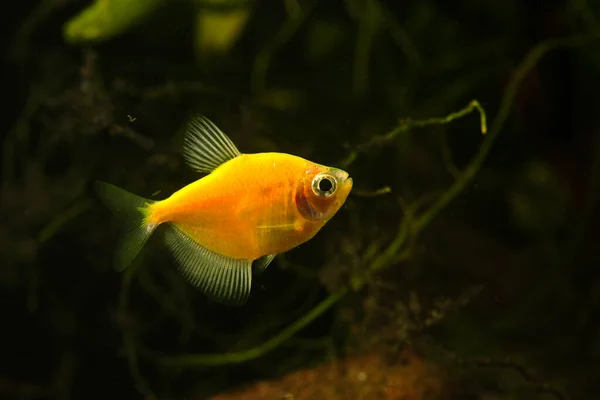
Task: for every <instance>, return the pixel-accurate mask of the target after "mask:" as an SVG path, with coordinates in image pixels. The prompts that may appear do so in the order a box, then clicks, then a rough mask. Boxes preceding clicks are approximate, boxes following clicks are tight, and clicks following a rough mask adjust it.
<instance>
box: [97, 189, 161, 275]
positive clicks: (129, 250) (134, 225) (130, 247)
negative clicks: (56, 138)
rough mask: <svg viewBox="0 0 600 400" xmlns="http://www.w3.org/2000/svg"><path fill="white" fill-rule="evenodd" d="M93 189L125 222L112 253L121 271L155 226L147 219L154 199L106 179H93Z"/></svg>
mask: <svg viewBox="0 0 600 400" xmlns="http://www.w3.org/2000/svg"><path fill="white" fill-rule="evenodd" d="M94 189H95V191H96V193H97V194H98V197H99V198H100V200H101V201H102V202H103V203H104V204H105V205H106V206H107V207H108V208H109V209H110V210H111V211H112V213H113V214H114V215H115V216H116V217H117V219H119V220H120V221H121V223H122V224H123V225H124V230H123V233H122V234H121V240H120V241H119V245H118V248H117V252H116V254H115V269H117V270H118V271H123V270H124V269H125V268H127V267H128V266H129V264H131V262H132V261H133V260H134V259H135V257H136V256H137V255H138V253H139V252H140V250H141V249H142V247H144V244H146V242H147V241H148V239H149V238H150V236H151V235H152V233H153V232H154V230H155V229H156V227H157V226H158V225H157V224H149V223H148V221H147V215H148V205H150V204H152V203H154V201H153V200H150V199H145V198H143V197H139V196H136V195H134V194H132V193H129V192H127V191H126V190H123V189H120V188H118V187H116V186H114V185H111V184H109V183H105V182H95V183H94Z"/></svg>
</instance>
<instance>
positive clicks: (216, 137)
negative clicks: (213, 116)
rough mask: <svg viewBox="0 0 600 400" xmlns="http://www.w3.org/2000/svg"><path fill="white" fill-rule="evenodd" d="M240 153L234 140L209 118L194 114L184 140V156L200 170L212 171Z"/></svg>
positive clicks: (192, 165)
mask: <svg viewBox="0 0 600 400" xmlns="http://www.w3.org/2000/svg"><path fill="white" fill-rule="evenodd" d="M239 155H240V152H239V150H238V149H237V148H236V147H235V145H234V144H233V142H232V141H231V140H230V139H229V138H228V137H227V135H225V134H224V133H223V132H221V130H220V129H219V128H218V127H217V126H216V125H215V124H213V123H212V122H211V121H210V120H209V119H208V118H206V117H203V116H202V115H196V116H194V117H193V118H192V119H191V120H190V122H189V123H188V128H187V131H186V133H185V138H184V140H183V158H184V159H185V161H186V163H187V164H188V165H189V166H190V167H191V168H193V169H194V170H196V171H198V172H212V171H213V170H214V169H215V168H217V167H218V166H219V165H221V164H223V163H225V162H227V161H229V160H231V159H233V158H236V157H237V156H239Z"/></svg>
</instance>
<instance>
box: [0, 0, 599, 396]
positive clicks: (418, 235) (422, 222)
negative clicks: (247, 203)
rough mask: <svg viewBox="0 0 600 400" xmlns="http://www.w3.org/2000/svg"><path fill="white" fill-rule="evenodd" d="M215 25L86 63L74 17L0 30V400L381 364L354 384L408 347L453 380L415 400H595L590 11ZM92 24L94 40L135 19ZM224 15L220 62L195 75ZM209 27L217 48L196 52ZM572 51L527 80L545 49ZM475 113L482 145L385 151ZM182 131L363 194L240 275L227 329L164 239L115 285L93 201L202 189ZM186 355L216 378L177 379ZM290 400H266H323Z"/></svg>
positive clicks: (594, 43)
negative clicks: (195, 120)
mask: <svg viewBox="0 0 600 400" xmlns="http://www.w3.org/2000/svg"><path fill="white" fill-rule="evenodd" d="M221 3H223V4H221V5H220V6H219V7H214V6H213V8H210V7H208V8H205V9H202V10H198V9H197V8H196V7H195V6H194V4H195V3H193V2H191V1H190V2H188V1H183V0H181V1H170V2H168V4H166V5H164V7H162V8H160V9H159V10H158V11H156V12H154V13H150V14H149V15H148V16H147V17H146V18H143V19H142V20H141V21H140V22H139V23H138V24H132V25H131V26H129V27H125V28H123V29H122V32H120V33H118V34H116V35H115V36H114V37H111V38H106V40H98V41H97V42H81V41H80V42H73V41H69V40H67V38H66V37H65V35H63V30H62V29H63V28H62V27H63V24H64V23H65V22H66V21H68V20H70V19H71V18H73V17H75V16H76V15H77V14H78V13H79V12H80V11H81V10H83V9H84V8H85V7H86V6H88V5H89V2H76V1H60V0H44V1H38V2H33V1H29V2H17V3H14V4H13V5H12V6H11V7H12V8H11V9H10V10H8V9H7V10H5V11H3V12H2V15H3V17H4V18H3V24H2V26H3V28H4V29H5V31H4V32H5V33H4V34H3V35H2V37H1V40H2V43H3V51H2V56H3V61H4V64H5V68H3V70H4V74H3V75H2V80H3V85H2V87H3V89H4V90H3V94H4V103H3V111H2V114H1V118H0V127H1V129H0V132H1V136H2V165H1V167H0V168H1V172H2V187H1V189H0V190H1V191H0V210H1V214H0V257H1V259H0V260H1V262H0V285H1V289H0V290H1V298H2V302H1V303H0V304H1V305H0V307H1V309H0V311H1V317H0V318H1V320H0V321H2V322H1V323H0V326H1V327H2V328H1V329H0V332H2V335H1V336H0V360H1V362H0V398H2V399H105V398H115V399H120V398H127V399H132V398H161V399H184V398H185V399H204V398H210V396H212V395H215V394H217V393H224V392H228V391H231V390H232V389H234V388H238V387H241V386H243V385H252V384H253V383H255V382H257V381H260V380H265V379H271V380H273V382H274V385H277V380H278V379H280V378H281V377H283V376H286V375H287V374H289V373H291V372H293V371H297V370H301V369H310V368H316V367H318V366H322V365H327V363H328V362H331V361H332V360H338V361H339V363H340V365H342V366H343V365H344V363H345V362H346V361H344V360H353V359H354V357H358V356H360V355H364V354H367V355H374V356H377V357H382V358H385V360H386V365H387V367H386V368H389V370H386V368H383V369H381V368H380V369H379V370H377V371H372V372H370V375H369V376H374V375H376V374H381V375H382V376H386V374H388V375H389V374H391V373H392V372H390V371H393V370H394V368H395V367H396V365H397V364H398V361H397V356H398V354H400V353H402V352H403V351H406V349H408V348H410V349H411V351H412V352H414V354H415V357H417V358H419V359H420V360H423V361H424V362H425V363H427V364H431V365H437V366H438V367H439V368H440V370H441V371H443V376H444V379H443V382H444V384H443V388H442V389H440V390H439V391H434V393H433V394H431V393H430V395H428V396H425V395H420V397H419V396H417V397H414V398H451V399H484V398H488V399H489V398H495V399H548V398H558V399H567V398H570V399H592V398H595V396H596V393H598V390H600V386H599V383H598V382H600V319H599V318H598V315H599V312H600V274H599V268H598V266H599V265H600V264H599V261H600V252H599V251H598V248H599V247H598V244H599V243H600V242H599V239H600V236H599V231H598V227H599V226H598V222H599V221H598V212H597V207H596V205H597V204H596V203H597V199H598V197H597V195H598V187H599V186H598V185H599V184H600V178H599V177H600V140H599V136H598V132H599V129H598V128H599V124H598V122H599V121H598V112H597V110H598V106H599V104H598V96H597V93H598V91H599V89H600V87H599V85H600V84H599V82H600V80H599V79H598V77H599V74H598V71H599V68H600V58H599V57H598V54H599V52H598V45H599V41H598V40H597V36H598V29H599V26H598V25H597V23H596V21H597V18H598V15H600V8H599V7H598V5H597V4H596V3H594V2H589V4H588V3H586V2H585V1H571V2H561V1H556V0H552V1H543V2H542V1H537V2H522V1H516V0H514V1H505V2H474V1H466V0H465V1H451V2H448V1H407V2H391V1H381V0H380V1H374V0H348V1H333V0H332V1H318V2H312V1H292V0H290V1H285V2H277V1H267V0H255V1H253V2H252V1H247V2H245V1H230V2H226V1H225V0H223V1H222V2H221ZM229 3H231V4H229ZM400 3H402V4H400ZM106 4H107V7H108V6H111V5H112V6H113V7H116V8H115V9H116V10H117V11H116V12H115V14H114V16H113V17H111V18H110V21H111V22H110V24H111V25H114V24H117V23H118V22H119V21H122V20H124V21H126V20H127V18H128V17H129V14H128V12H130V11H127V10H129V9H127V8H122V9H121V7H123V5H124V4H125V2H123V1H121V2H120V1H119V0H112V1H108V0H107V1H106ZM131 4H135V2H131ZM147 4H150V2H149V3H147ZM130 7H133V5H130ZM240 15H242V16H243V15H246V16H247V20H245V23H243V24H242V29H241V30H240V32H239V34H237V35H235V34H234V35H233V36H232V39H231V40H229V43H230V44H231V45H230V46H228V47H227V48H223V47H221V49H220V50H212V51H211V50H210V49H211V48H213V49H214V47H211V45H210V43H214V40H213V42H211V41H210V38H211V37H221V38H222V37H223V35H226V33H227V31H228V30H231V29H232V26H233V24H235V21H238V20H239V18H238V16H240ZM120 18H122V19H120ZM209 18H211V19H210V21H213V22H214V21H215V18H216V19H219V20H220V21H222V24H221V25H218V26H217V25H215V27H214V28H212V29H211V30H210V33H211V35H208V36H206V37H201V36H200V35H199V34H198V26H202V25H203V24H204V25H205V26H207V24H208V23H209V22H208V21H209V20H208V19H209ZM198 21H200V22H198ZM92 23H95V21H94V22H89V23H88V24H87V25H86V26H88V27H89V26H91V24H92ZM574 35H578V36H579V37H580V39H578V40H576V41H572V42H569V41H564V42H558V44H560V46H559V47H556V48H555V47H552V46H553V45H554V44H556V43H554V42H550V43H549V45H550V47H549V48H548V52H547V53H544V55H543V57H534V58H532V59H530V61H532V62H531V63H529V64H527V65H525V67H527V70H526V71H527V73H526V74H524V75H522V76H519V75H518V74H519V71H524V70H523V69H522V68H523V64H522V61H523V59H524V58H525V57H526V56H527V55H528V54H531V53H530V51H531V50H532V49H534V48H535V46H536V45H537V44H538V43H540V42H541V41H545V40H549V39H561V38H569V37H571V36H574ZM594 35H596V36H594ZM561 40H562V39H561ZM536 54H537V55H540V54H541V53H535V54H534V56H535V55H536ZM515 74H517V75H515ZM515 76H516V77H517V78H518V79H516V78H515ZM515 90H516V91H515ZM473 99H476V100H478V101H479V103H480V104H481V105H482V106H483V108H484V109H485V111H486V113H487V126H488V133H487V135H486V136H482V135H481V132H480V123H479V120H478V113H477V112H476V111H473V112H471V113H466V114H465V116H464V117H462V118H458V119H455V120H452V121H451V122H448V123H433V122H435V121H429V122H428V123H427V125H426V126H423V127H419V126H411V127H407V126H404V127H403V128H402V127H401V128H399V129H401V130H403V131H402V132H401V133H399V134H393V137H388V138H387V139H386V138H383V139H381V136H382V135H386V134H388V133H389V132H392V131H393V130H394V129H395V128H397V127H398V126H399V125H398V124H399V120H400V119H408V118H410V119H412V120H417V121H421V120H427V119H428V118H443V117H445V116H447V115H449V114H451V113H454V112H458V111H459V110H461V109H463V108H464V107H466V106H467V105H468V104H469V103H470V102H471V101H472V100H473ZM192 113H202V114H204V115H207V116H208V117H210V118H211V119H212V120H213V121H214V122H215V123H217V125H219V126H220V127H221V128H222V129H223V131H225V132H226V133H227V134H228V135H229V136H230V137H231V138H232V140H233V141H234V142H235V143H236V145H237V146H238V148H239V149H240V150H241V151H242V152H248V153H254V152H261V151H280V152H286V153H293V154H296V155H299V156H302V157H305V158H308V159H310V160H313V161H315V162H319V163H322V164H325V165H331V166H338V167H342V168H344V169H345V170H347V171H348V172H349V173H350V174H351V175H352V176H353V178H354V189H353V193H352V194H351V196H350V197H349V199H348V201H347V202H346V204H345V205H344V207H343V208H342V209H341V210H340V211H339V212H338V213H337V215H336V216H335V217H334V218H333V219H332V220H331V221H330V222H329V223H328V224H327V225H326V226H325V228H323V230H322V231H321V232H319V234H318V235H317V236H316V237H315V238H314V239H313V240H311V241H309V242H307V243H305V244H303V245H302V246H300V247H298V248H296V249H294V250H292V251H290V252H288V253H286V254H284V256H283V257H279V258H277V259H276V260H275V261H274V262H273V264H272V266H271V267H269V269H268V270H267V272H266V273H265V274H263V275H261V276H259V277H255V279H254V282H253V291H252V296H251V298H250V300H249V302H248V304H247V305H245V306H244V307H242V308H230V307H226V306H222V305H219V304H215V303H211V302H209V301H207V300H206V299H205V298H204V297H203V296H202V295H201V294H200V293H198V292H197V291H196V290H194V288H193V287H191V286H190V285H188V284H187V283H186V282H185V281H184V280H183V278H182V277H181V276H180V275H179V274H178V273H177V272H176V271H175V269H174V268H173V265H172V264H171V263H170V261H169V259H168V257H167V255H166V254H165V251H164V246H163V245H162V242H161V238H160V234H159V235H156V237H153V238H152V239H151V241H150V243H149V244H148V245H147V246H146V248H145V250H144V252H143V253H142V255H141V256H140V257H139V258H138V259H137V260H136V263H135V264H134V265H133V266H132V269H131V270H128V272H125V273H118V272H116V271H114V270H113V269H112V267H111V265H112V264H111V263H112V257H113V251H114V249H115V245H116V238H117V234H118V228H119V227H118V224H117V222H116V221H114V220H113V219H112V217H111V216H110V214H109V213H108V212H107V210H106V209H104V208H103V207H102V206H101V205H100V203H99V202H98V201H97V200H96V198H95V196H94V194H93V192H92V190H91V184H92V182H93V181H95V180H104V181H108V182H112V183H114V184H116V185H118V186H120V187H123V188H126V189H127V190H130V191H132V192H134V193H137V194H139V195H142V196H146V197H152V198H156V199H161V198H164V197H166V196H168V195H169V194H171V193H172V192H173V191H175V190H177V189H179V188H180V187H182V186H183V185H185V184H187V183H189V182H192V181H193V180H195V179H197V178H198V176H197V174H195V173H194V172H193V171H191V170H190V169H189V168H187V166H186V165H185V164H184V163H183V159H182V157H181V151H180V148H181V143H182V132H183V131H182V128H183V126H184V124H185V122H186V120H187V118H188V117H189V116H190V115H191V114H192ZM441 122H443V121H441ZM417 125H418V122H417ZM490 137H491V138H492V139H495V140H493V142H492V140H491V139H489V138H490ZM378 138H379V139H378ZM490 145H491V147H489V146H490ZM488 150H489V152H488ZM353 152H355V155H356V158H355V159H353V161H352V162H350V163H348V162H346V161H347V160H348V157H349V155H351V154H353ZM482 152H483V153H482ZM478 154H479V155H481V156H482V157H481V158H479V159H478V157H479V156H478ZM483 156H485V157H483ZM472 160H476V161H475V162H474V163H473V161H472ZM457 182H459V183H458V184H457ZM382 188H389V189H391V190H390V191H380V192H378V191H379V190H380V189H382ZM449 188H450V191H448V190H449ZM157 191H160V192H159V193H158V194H155V193H156V192H157ZM421 200H422V202H421V203H419V202H420V201H421ZM447 200H448V201H447ZM417 203H419V204H420V206H419V207H417V208H415V207H413V206H414V205H415V204H417ZM411 210H412V211H411ZM413 211H414V212H413ZM411 216H412V217H411ZM403 221H404V225H402V222H403ZM407 221H408V222H407ZM411 221H412V222H411ZM399 232H400V234H399ZM159 233H160V232H159ZM353 282H354V283H356V282H359V283H360V285H358V286H356V285H354V286H353V285H352V283H353ZM345 288H349V291H348V292H346V291H345ZM342 294H344V295H342ZM338 295H339V296H338ZM331 296H338V297H335V299H333V298H332V297H331ZM322 302H325V303H322ZM311 311H312V314H310V317H309V318H306V319H304V320H302V319H301V318H302V317H303V315H306V314H307V313H311ZM297 321H300V322H301V323H300V324H299V325H297V326H296V325H294V324H295V323H296V322H297ZM290 327H291V328H290ZM287 333H289V335H287ZM282 334H283V335H285V337H283V336H278V335H282ZM265 343H266V345H265ZM271 344H274V345H273V346H271ZM248 349H251V351H250V352H246V350H248ZM252 349H253V350H252ZM187 353H194V354H200V355H202V354H217V355H218V354H225V353H227V354H229V355H228V356H226V357H219V356H215V357H213V358H210V359H208V360H207V359H206V358H201V359H197V360H196V362H195V364H194V363H191V364H194V365H190V363H186V362H184V361H182V360H181V359H175V360H173V359H172V358H171V359H169V358H168V356H173V355H181V354H187ZM230 353H232V354H230ZM348 362H349V364H348V365H351V361H348ZM365 368H368V366H365ZM342 375H343V374H342ZM405 375H406V374H405ZM294 379H298V380H299V381H301V380H302V379H304V378H302V377H299V378H294ZM435 379H438V378H437V376H436V377H435ZM441 380H442V379H441V378H440V381H441ZM376 381H377V380H376V379H375V378H373V379H372V380H371V382H376ZM286 384H287V383H284V384H282V385H283V386H281V388H279V389H275V390H274V391H272V392H271V394H269V395H265V397H264V398H282V397H281V396H283V394H285V392H286V391H287V392H289V393H291V394H293V395H294V396H295V397H294V398H297V399H300V398H311V399H312V398H315V399H316V398H334V397H332V396H333V395H330V396H329V397H328V396H325V395H323V394H322V393H323V392H326V390H324V391H322V392H320V393H321V394H314V393H313V394H310V391H306V392H304V391H303V390H301V389H298V387H302V385H300V386H296V387H295V388H296V389H294V390H296V392H294V390H292V389H290V387H289V386H285V385H286ZM307 385H308V384H307ZM307 385H305V386H307ZM374 385H375V386H377V385H378V384H374ZM416 385H417V386H418V385H419V384H416ZM315 386H316V387H318V388H321V389H322V388H327V387H329V386H331V391H329V393H337V396H338V397H335V398H348V399H355V398H356V399H358V398H365V399H371V398H372V399H379V398H389V399H391V398H401V397H394V396H395V395H392V394H388V395H387V397H386V395H384V394H381V395H376V394H371V395H365V397H360V396H359V394H357V393H358V392H356V393H353V392H352V390H347V391H346V392H344V393H345V394H340V393H341V392H339V391H338V392H336V390H337V389H336V388H337V387H348V384H347V383H346V382H345V381H344V380H343V379H342V378H340V379H339V382H337V381H335V379H334V380H331V379H327V380H326V379H325V378H323V381H319V383H318V384H316V385H315ZM380 386H381V385H380ZM377 389H381V390H383V387H378V388H377ZM277 390H279V392H278V391H277ZM273 393H275V394H273ZM277 393H279V394H277ZM282 393H283V394H282ZM382 393H383V392H382ZM405 395H407V394H405ZM247 396H248V397H244V396H242V397H238V398H250V395H247ZM232 398H233V397H232ZM252 398H259V397H252Z"/></svg>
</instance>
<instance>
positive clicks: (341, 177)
mask: <svg viewBox="0 0 600 400" xmlns="http://www.w3.org/2000/svg"><path fill="white" fill-rule="evenodd" d="M331 172H332V174H333V176H335V178H336V179H337V180H338V182H340V183H342V184H344V185H350V187H352V183H353V181H352V178H351V177H350V174H348V173H347V172H346V171H344V170H341V169H337V168H334V169H333V171H331Z"/></svg>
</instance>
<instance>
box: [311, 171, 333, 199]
mask: <svg viewBox="0 0 600 400" xmlns="http://www.w3.org/2000/svg"><path fill="white" fill-rule="evenodd" d="M336 188H337V181H336V180H335V177H334V176H333V175H331V174H328V173H327V172H323V173H320V174H318V175H317V176H315V179H313V181H312V189H313V192H315V194H316V195H317V196H319V197H329V196H331V195H332V194H334V193H335V189H336Z"/></svg>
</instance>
